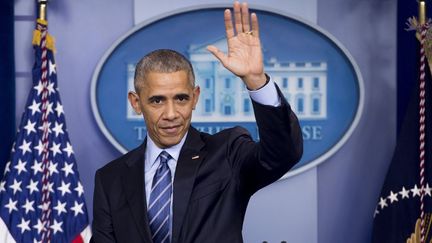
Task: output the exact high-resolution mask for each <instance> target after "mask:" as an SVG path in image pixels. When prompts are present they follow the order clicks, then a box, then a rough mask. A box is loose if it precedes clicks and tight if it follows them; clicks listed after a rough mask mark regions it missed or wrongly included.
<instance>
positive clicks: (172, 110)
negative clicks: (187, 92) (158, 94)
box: [164, 102, 177, 120]
mask: <svg viewBox="0 0 432 243" xmlns="http://www.w3.org/2000/svg"><path fill="white" fill-rule="evenodd" d="M164 117H165V119H167V120H174V119H175V118H176V117H177V110H176V106H175V104H174V102H167V104H166V107H165V112H164Z"/></svg>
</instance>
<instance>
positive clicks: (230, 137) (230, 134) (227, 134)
mask: <svg viewBox="0 0 432 243" xmlns="http://www.w3.org/2000/svg"><path fill="white" fill-rule="evenodd" d="M200 135H201V139H202V140H203V141H204V142H205V143H206V144H213V143H214V144H221V143H227V142H230V141H231V142H232V141H235V140H237V139H238V138H241V137H244V138H247V139H252V138H251V135H250V133H249V131H248V130H247V129H246V128H244V127H241V126H235V127H232V128H227V129H224V130H222V131H220V132H217V133H215V134H208V133H205V132H200Z"/></svg>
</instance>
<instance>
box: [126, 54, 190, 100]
mask: <svg viewBox="0 0 432 243" xmlns="http://www.w3.org/2000/svg"><path fill="white" fill-rule="evenodd" d="M177 71H186V72H187V75H188V78H189V81H190V83H191V85H192V87H194V86H195V75H194V71H193V68H192V64H191V63H190V61H189V60H188V59H187V58H186V57H185V56H183V55H182V54H180V53H179V52H176V51H174V50H170V49H159V50H155V51H152V52H150V53H148V54H147V55H145V56H144V57H143V58H142V59H141V60H140V61H139V62H138V64H137V65H136V68H135V77H134V86H135V91H136V92H139V89H140V87H142V82H143V81H144V80H145V77H146V75H147V74H148V73H149V72H160V73H172V72H177Z"/></svg>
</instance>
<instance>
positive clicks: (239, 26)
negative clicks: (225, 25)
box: [234, 1, 243, 34]
mask: <svg viewBox="0 0 432 243" xmlns="http://www.w3.org/2000/svg"><path fill="white" fill-rule="evenodd" d="M234 23H235V28H236V31H237V34H239V33H243V27H242V23H241V12H240V3H239V2H237V1H236V2H235V3H234Z"/></svg>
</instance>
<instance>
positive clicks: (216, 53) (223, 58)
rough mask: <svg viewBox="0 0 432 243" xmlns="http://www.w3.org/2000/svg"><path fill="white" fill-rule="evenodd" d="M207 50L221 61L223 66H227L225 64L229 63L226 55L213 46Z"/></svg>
mask: <svg viewBox="0 0 432 243" xmlns="http://www.w3.org/2000/svg"><path fill="white" fill-rule="evenodd" d="M207 50H208V51H209V52H211V53H212V54H213V55H214V56H215V57H216V58H217V59H219V61H220V62H221V63H222V65H224V66H225V63H227V59H228V57H227V56H226V55H225V53H223V52H221V51H220V50H219V49H218V48H217V47H216V46H213V45H210V46H207Z"/></svg>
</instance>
